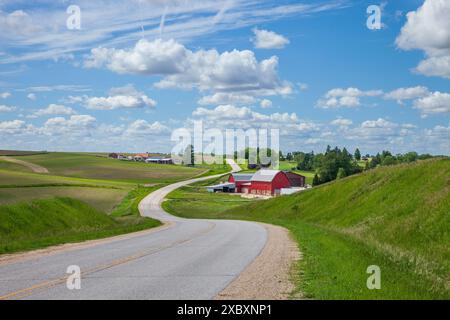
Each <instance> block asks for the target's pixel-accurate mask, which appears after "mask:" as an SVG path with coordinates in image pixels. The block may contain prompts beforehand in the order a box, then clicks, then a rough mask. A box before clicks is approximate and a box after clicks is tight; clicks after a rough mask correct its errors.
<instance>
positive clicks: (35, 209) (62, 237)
mask: <svg viewBox="0 0 450 320" xmlns="http://www.w3.org/2000/svg"><path fill="white" fill-rule="evenodd" d="M160 224H161V223H160V222H159V221H157V220H154V219H150V218H144V217H136V216H130V217H120V218H113V217H111V216H108V215H106V214H105V213H103V212H101V211H99V210H97V209H95V208H93V207H91V206H89V205H88V204H86V203H84V202H81V201H79V200H75V199H71V198H52V199H41V200H35V201H31V202H27V203H19V204H14V205H5V206H0V254H3V253H12V252H17V251H24V250H31V249H38V248H43V247H47V246H51V245H56V244H61V243H70V242H79V241H85V240H90V239H98V238H105V237H110V236H114V235H118V234H123V233H129V232H134V231H140V230H144V229H148V228H152V227H156V226H158V225H160Z"/></svg>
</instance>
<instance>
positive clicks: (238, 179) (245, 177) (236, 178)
mask: <svg viewBox="0 0 450 320" xmlns="http://www.w3.org/2000/svg"><path fill="white" fill-rule="evenodd" d="M252 177H253V174H252V173H233V174H231V175H230V177H229V178H228V182H231V183H234V184H235V185H236V189H235V190H236V192H237V193H247V192H248V188H249V186H250V181H251V180H252Z"/></svg>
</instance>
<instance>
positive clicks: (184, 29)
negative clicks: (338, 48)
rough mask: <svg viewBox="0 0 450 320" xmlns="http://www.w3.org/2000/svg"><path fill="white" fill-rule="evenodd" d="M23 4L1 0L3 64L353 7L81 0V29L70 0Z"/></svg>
mask: <svg viewBox="0 0 450 320" xmlns="http://www.w3.org/2000/svg"><path fill="white" fill-rule="evenodd" d="M20 3H21V2H20V1H19V2H18V4H16V5H15V6H12V5H11V3H10V1H3V2H0V29H2V30H3V32H2V34H1V35H0V40H1V43H2V45H0V51H1V52H3V53H4V54H2V55H0V63H2V64H5V63H17V62H21V61H29V60H41V59H55V58H61V57H62V58H67V57H71V54H73V53H77V52H84V51H87V50H89V49H91V48H92V47H95V46H98V45H102V46H107V47H108V46H115V47H117V46H121V45H129V44H130V43H132V42H136V40H138V39H141V38H142V37H145V38H146V39H148V40H152V39H154V38H157V37H160V36H161V33H162V32H164V37H165V38H167V39H168V38H173V39H176V40H178V41H181V42H188V41H191V40H192V39H194V38H196V37H201V36H206V35H210V34H212V33H216V32H219V31H222V30H231V29H237V28H243V27H247V26H253V25H255V24H258V23H263V22H267V21H273V20H277V19H280V18H284V17H286V16H295V15H301V14H313V13H319V12H322V11H327V10H333V9H339V8H343V7H345V6H347V5H348V1H345V0H329V1H326V0H324V1H321V2H317V3H308V4H303V3H297V4H283V3H281V4H279V3H277V4H273V3H270V2H269V1H266V0H265V1H256V0H233V1H230V0H203V1H190V0H171V1H158V0H157V1H145V0H131V1H130V0H127V1H126V0H114V1H105V0H103V1H95V2H94V1H88V0H80V1H78V2H77V4H78V5H79V6H80V8H81V30H68V29H67V28H66V20H67V18H68V14H67V13H66V8H67V6H68V4H67V2H66V1H50V0H42V1H41V4H40V6H39V8H37V7H33V6H26V5H25V3H24V4H23V5H20ZM21 7H23V8H27V9H20V8H21ZM43 8H45V9H43ZM17 26H20V28H18V27H17Z"/></svg>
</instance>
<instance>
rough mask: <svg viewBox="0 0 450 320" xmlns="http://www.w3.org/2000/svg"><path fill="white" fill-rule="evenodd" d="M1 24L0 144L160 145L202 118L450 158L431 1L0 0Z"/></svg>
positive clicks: (309, 145)
mask: <svg viewBox="0 0 450 320" xmlns="http://www.w3.org/2000/svg"><path fill="white" fill-rule="evenodd" d="M69 5H77V6H78V7H79V9H80V12H81V18H80V22H81V25H80V27H81V28H80V30H78V29H72V30H71V29H68V28H67V26H66V20H67V19H68V18H69V16H70V14H68V13H67V12H66V9H67V8H68V7H69ZM369 5H378V6H379V8H380V10H381V23H382V27H381V28H380V29H377V30H370V29H369V28H368V27H367V25H366V21H367V19H368V14H367V13H366V9H367V7H368V6H369ZM0 30H2V32H1V34H0V38H1V39H0V40H1V42H0V43H1V44H0V138H1V141H2V142H1V143H0V149H30V150H38V149H39V150H42V149H46V150H70V151H113V150H114V151H124V152H125V151H131V152H134V151H162V152H168V151H170V150H171V148H172V147H173V145H174V143H173V142H171V141H170V136H171V132H173V130H174V129H176V128H180V127H186V128H191V127H192V124H193V121H196V120H202V121H203V122H204V125H205V126H206V127H210V128H219V129H227V128H229V129H231V128H242V129H249V128H256V129H258V128H277V129H280V133H281V135H280V144H281V149H282V150H284V151H293V150H304V151H309V150H315V151H323V150H324V149H325V147H326V145H327V144H330V145H338V146H341V147H343V146H346V147H347V148H349V149H350V150H353V149H354V148H355V147H359V148H360V149H361V151H362V152H363V153H374V152H378V151H381V150H383V149H389V150H392V151H393V152H395V153H396V152H406V151H410V150H416V151H419V152H428V153H433V154H447V155H448V154H450V151H449V150H450V144H449V141H450V118H449V113H450V2H449V1H446V0H434V1H432V0H425V1H418V0H411V1H399V0H398V1H383V2H381V3H380V2H373V1H351V0H329V1H327V0H323V1H243V0H215V1H210V0H205V1H195V2H193V1H188V0H167V1H163V0H153V1H145V0H139V1H138V0H135V1H119V0H116V1H95V3H92V1H85V0H83V1H46V0H41V1H33V2H32V4H30V3H29V1H9V0H0Z"/></svg>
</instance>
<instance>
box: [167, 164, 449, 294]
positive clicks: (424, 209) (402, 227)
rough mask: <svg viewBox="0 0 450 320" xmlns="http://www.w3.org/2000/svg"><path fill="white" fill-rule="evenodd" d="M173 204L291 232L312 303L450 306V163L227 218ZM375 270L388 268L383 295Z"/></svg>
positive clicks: (377, 173)
mask: <svg viewBox="0 0 450 320" xmlns="http://www.w3.org/2000/svg"><path fill="white" fill-rule="evenodd" d="M179 197H182V195H179ZM214 201H215V202H218V201H220V199H219V198H215V199H214ZM167 204H168V205H167V206H166V209H167V210H169V212H171V213H173V214H176V215H180V216H184V217H189V216H192V217H196V218H222V219H242V220H253V221H263V222H267V223H272V224H277V225H281V226H284V227H286V228H288V229H289V230H290V231H291V232H292V234H293V236H294V237H295V239H296V240H297V242H298V244H299V246H300V248H301V251H302V253H303V259H302V260H301V261H300V262H299V264H298V266H297V268H296V270H295V272H294V274H293V277H294V279H295V281H296V284H297V291H300V292H302V293H303V294H304V295H305V296H306V297H310V298H315V299H450V291H449V288H450V287H449V284H450V278H449V275H450V269H449V261H450V233H449V230H450V215H449V212H450V159H448V158H447V159H433V160H426V161H419V162H417V163H412V164H403V165H398V166H392V167H381V168H377V169H375V170H371V171H368V172H365V173H363V174H360V175H356V176H351V177H348V178H345V179H342V180H339V181H336V182H332V183H329V184H326V185H323V186H320V187H317V188H314V189H312V190H310V191H306V192H302V193H299V194H295V195H291V196H283V197H279V198H275V199H271V200H265V201H257V202H250V203H247V204H244V205H241V206H236V207H233V208H230V209H228V210H225V211H221V212H219V213H211V212H210V211H208V210H204V211H202V212H201V214H199V213H198V212H197V211H195V210H193V209H192V206H191V204H187V203H186V205H184V204H183V202H181V201H180V202H179V203H177V205H176V206H172V205H171V201H169V202H167ZM214 205H215V206H219V205H218V204H217V203H216V204H214ZM224 205H226V204H224ZM370 265H377V266H379V267H380V268H381V289H380V290H369V289H368V288H367V286H366V281H367V278H368V277H369V274H367V273H366V270H367V267H368V266H370Z"/></svg>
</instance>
